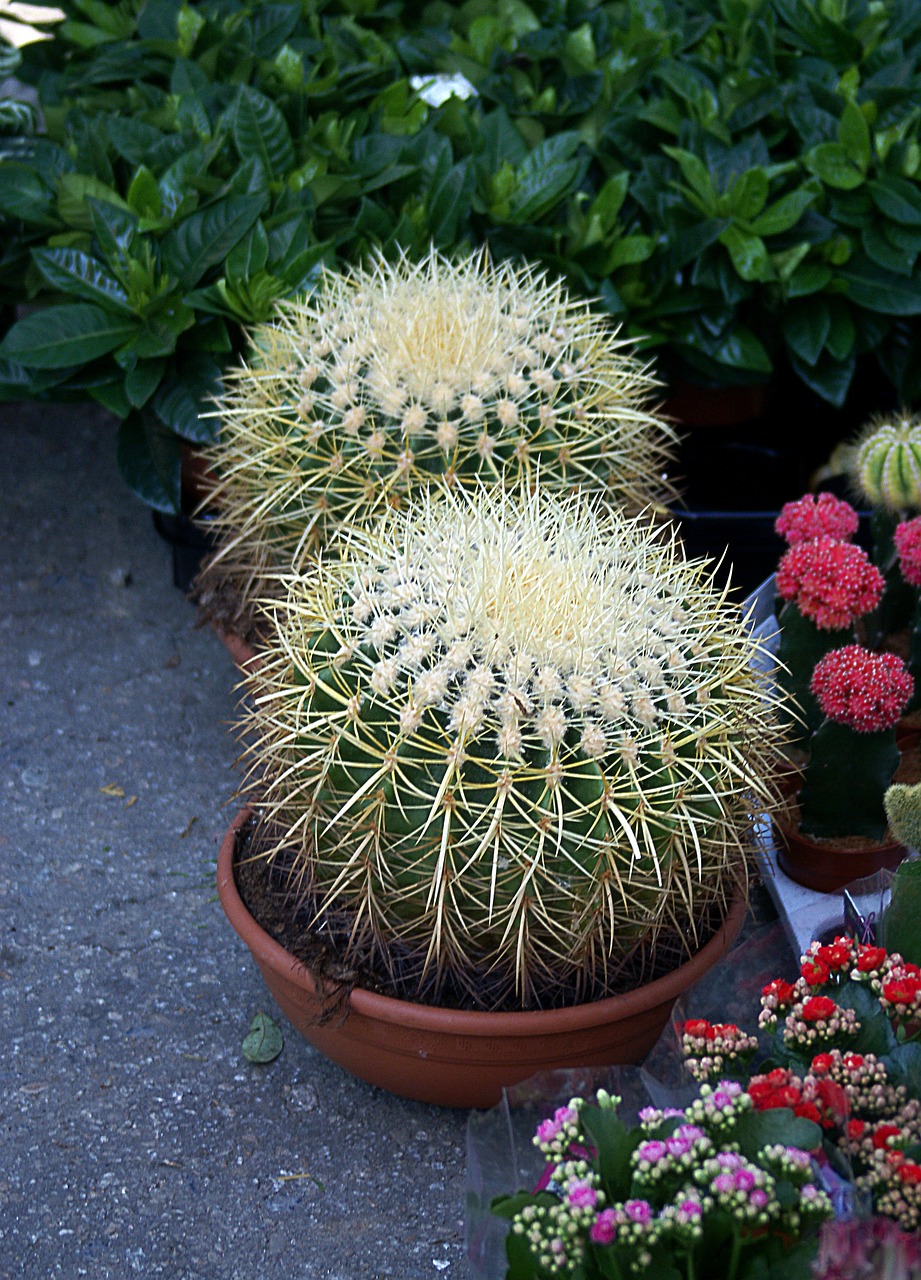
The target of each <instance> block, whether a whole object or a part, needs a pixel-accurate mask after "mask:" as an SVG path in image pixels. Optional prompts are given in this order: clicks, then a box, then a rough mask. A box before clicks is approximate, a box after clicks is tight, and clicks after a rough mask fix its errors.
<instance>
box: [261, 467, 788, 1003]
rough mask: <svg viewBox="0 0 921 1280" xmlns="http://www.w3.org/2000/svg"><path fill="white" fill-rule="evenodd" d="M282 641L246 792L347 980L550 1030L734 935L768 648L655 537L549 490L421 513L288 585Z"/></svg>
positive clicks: (765, 780) (767, 756) (264, 681)
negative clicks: (343, 964)
mask: <svg viewBox="0 0 921 1280" xmlns="http://www.w3.org/2000/svg"><path fill="white" fill-rule="evenodd" d="M275 623H276V628H277V629H276V631H275V636H274V639H273V641H272V642H271V644H270V645H269V646H268V647H267V649H266V650H265V654H264V661H263V663H262V665H261V666H260V668H259V670H258V671H257V672H256V673H255V674H254V675H253V677H252V682H251V692H252V695H253V696H252V697H251V698H250V699H248V701H247V704H246V710H245V714H244V717H243V720H242V721H241V729H242V731H243V733H244V734H245V735H246V736H247V738H248V740H249V742H250V747H249V754H250V758H251V761H252V774H251V781H250V785H249V791H250V794H251V795H252V796H253V798H254V800H255V802H256V804H257V805H258V807H259V809H260V811H261V812H262V814H263V815H264V830H265V833H266V837H267V838H268V839H269V840H270V841H271V846H270V848H271V850H272V851H276V850H277V852H278V854H279V856H285V857H287V858H289V859H293V875H294V876H295V881H296V882H297V883H299V884H300V886H301V888H302V890H303V891H304V893H305V894H306V895H307V896H308V900H309V901H310V902H311V903H312V905H313V911H314V919H315V922H316V923H317V924H318V925H322V926H323V936H329V935H330V931H331V929H332V927H333V925H334V924H335V923H336V921H337V920H339V921H340V922H341V921H343V920H344V921H346V922H347V929H346V934H345V936H344V938H343V940H342V944H341V946H342V951H343V953H344V954H345V956H346V958H347V959H348V960H349V961H351V962H353V963H358V962H362V963H364V962H367V963H369V964H370V963H372V962H375V963H377V967H378V969H381V968H382V969H383V970H384V971H385V972H389V973H393V971H394V970H395V969H396V968H398V959H399V957H400V956H401V955H403V956H405V957H408V958H409V960H412V962H413V963H414V964H415V966H416V967H415V971H413V970H412V969H409V970H408V971H407V972H408V973H409V974H410V980H408V981H407V986H408V988H409V989H410V990H413V991H420V990H421V992H422V994H423V997H424V998H425V999H426V1001H427V1002H429V1003H433V1002H438V1001H439V1000H451V999H458V998H460V999H462V1000H463V1001H465V1002H473V1003H475V1004H479V1005H481V1006H482V1005H484V1004H488V1005H498V1004H501V1003H512V1004H517V1005H518V1006H522V1005H524V1006H532V1007H533V1006H540V1005H548V1006H549V1005H553V1004H565V1003H569V1002H571V1001H573V1000H574V999H577V998H580V997H585V998H593V997H594V995H597V994H599V993H600V992H602V991H610V990H612V989H615V988H616V985H617V983H618V981H620V982H621V983H623V982H624V981H625V978H624V974H625V973H627V974H629V966H630V965H631V964H633V965H634V966H635V965H636V964H638V963H639V964H647V963H649V962H653V961H654V960H655V958H656V957H657V956H658V957H659V959H660V960H663V959H664V960H665V962H666V964H668V956H669V954H672V955H674V956H675V958H676V959H677V958H678V956H679V955H680V954H682V953H683V954H687V953H688V952H691V951H694V950H696V949H697V947H698V945H699V942H700V940H701V938H702V936H703V930H704V929H709V928H712V922H713V920H714V919H720V918H722V916H723V914H724V912H725V909H726V904H727V901H728V899H729V898H730V897H731V895H732V894H733V893H734V892H735V891H736V887H737V885H738V883H739V878H740V876H744V866H745V853H746V850H747V849H748V847H749V842H750V840H751V838H752V836H751V830H750V828H751V823H750V818H749V815H750V813H751V812H752V807H753V804H758V803H761V802H767V803H771V800H772V798H773V797H772V788H773V782H772V773H773V765H774V763H775V760H776V753H777V749H778V747H777V738H778V731H777V729H776V726H775V724H774V719H773V715H772V709H771V705H770V700H767V701H766V700H765V697H764V691H763V689H762V688H761V686H760V684H759V681H758V678H757V673H756V672H755V671H754V670H753V669H752V666H751V660H752V658H753V656H754V655H755V654H756V653H757V652H758V645H757V643H756V642H755V641H753V640H752V639H751V638H750V637H749V635H748V632H747V630H746V628H745V627H744V624H743V623H742V621H741V619H739V618H737V617H734V616H733V614H732V611H731V610H727V608H726V607H725V599H724V596H723V595H722V594H721V593H720V592H718V591H717V590H716V589H715V588H714V587H713V586H712V583H711V581H710V580H709V578H708V577H707V576H706V573H705V571H704V567H703V566H702V565H701V564H699V563H695V562H686V561H685V560H684V558H683V556H682V554H681V552H680V550H679V549H678V548H677V547H676V545H675V544H674V543H670V542H668V541H667V540H663V537H662V534H661V531H657V530H656V528H655V527H654V526H651V525H649V524H648V522H645V521H642V520H634V521H631V520H628V519H627V518H625V517H624V516H623V515H621V514H619V513H617V512H614V511H611V512H608V513H607V514H603V513H600V512H599V511H598V510H597V509H593V508H592V507H591V506H588V505H586V504H584V503H582V502H579V501H577V500H576V499H575V497H573V496H570V497H568V498H567V497H563V496H560V495H554V494H553V493H552V492H550V491H548V490H547V489H545V488H544V487H543V486H542V485H539V486H537V488H536V489H535V490H534V491H532V492H530V493H527V492H526V493H524V494H515V495H513V494H509V493H505V492H503V491H502V490H498V489H493V490H486V489H483V490H480V491H477V492H475V493H473V494H466V493H465V492H464V491H462V490H457V491H455V493H454V494H453V495H451V496H449V497H446V498H438V499H436V498H434V497H430V498H428V499H426V501H424V502H421V503H420V504H418V505H417V506H415V507H412V508H409V509H408V510H407V511H405V512H400V511H394V512H391V513H390V515H389V516H388V517H387V519H386V521H385V522H384V524H383V525H382V526H381V527H380V528H379V529H378V530H377V531H376V532H365V531H362V530H361V529H356V530H354V531H353V533H352V535H351V536H350V537H349V539H348V540H347V541H346V542H345V545H344V546H343V547H342V548H341V550H340V556H339V557H338V558H337V559H333V558H330V559H329V560H321V561H320V563H319V565H318V566H317V567H316V568H315V569H314V570H313V571H312V572H311V573H310V574H309V575H306V576H304V577H303V578H298V577H296V578H294V579H292V580H291V581H290V582H289V584H288V593H287V596H286V598H285V599H284V601H283V608H281V609H280V610H278V611H277V613H276V617H275ZM707 921H710V924H707V923H706V922H707ZM676 948H677V950H675V949H676ZM670 949H671V950H670ZM407 963H408V961H407ZM627 982H628V985H629V984H630V983H631V982H635V978H633V979H629V978H628V979H627Z"/></svg>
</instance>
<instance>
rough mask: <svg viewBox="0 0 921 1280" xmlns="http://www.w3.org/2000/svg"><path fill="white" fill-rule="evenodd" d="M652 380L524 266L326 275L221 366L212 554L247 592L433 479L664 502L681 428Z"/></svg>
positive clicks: (437, 263)
mask: <svg viewBox="0 0 921 1280" xmlns="http://www.w3.org/2000/svg"><path fill="white" fill-rule="evenodd" d="M655 387H656V384H655V382H654V380H653V379H652V377H651V376H650V374H649V372H648V371H647V370H646V368H645V367H644V366H643V365H642V364H641V363H640V362H638V361H637V360H636V359H635V358H634V357H633V356H632V355H631V354H630V353H629V350H628V344H626V343H625V342H623V341H621V340H619V339H618V338H617V336H616V328H615V327H614V326H613V325H612V324H611V323H610V321H609V320H607V319H606V318H604V317H603V316H601V315H599V314H598V313H597V312H594V311H593V310H592V309H591V307H590V306H589V304H588V303H587V302H585V301H580V300H576V299H573V298H571V297H569V296H568V295H567V293H566V291H565V289H564V287H563V285H562V284H561V283H559V282H558V281H553V280H550V279H548V278H547V277H546V276H545V275H543V274H540V273H538V272H536V271H534V270H533V269H531V268H527V267H520V266H519V267H516V266H513V265H510V264H508V263H504V264H501V265H498V266H493V265H492V264H491V263H490V261H489V259H488V257H487V256H486V254H485V253H483V252H480V253H476V254H474V255H473V256H471V257H468V258H466V259H465V260H463V261H461V262H458V263H452V262H450V261H448V260H447V259H445V258H443V257H441V256H440V255H439V254H437V253H436V252H434V251H433V252H432V253H431V254H430V255H429V256H428V257H427V258H426V259H425V260H424V261H422V262H420V263H411V262H410V261H408V260H407V259H405V258H401V259H400V260H399V261H397V262H395V263H389V262H386V261H385V260H383V259H379V260H377V261H375V262H373V263H372V265H370V266H369V267H363V268H355V269H352V270H349V271H347V272H345V273H344V274H336V273H333V272H327V273H326V274H325V275H324V277H323V279H322V281H321V285H320V287H319V289H318V291H317V292H316V293H315V294H314V295H312V296H309V297H307V298H304V299H302V300H300V301H289V302H285V303H282V304H281V305H280V309H279V312H278V315H277V318H276V319H275V320H274V321H273V322H272V323H270V324H265V325H262V326H260V327H259V328H257V329H256V330H255V332H254V334H253V340H252V352H251V355H250V358H249V360H248V363H246V364H244V365H242V366H241V367H239V368H237V369H236V370H234V371H232V372H231V373H230V375H229V377H228V380H227V389H226V393H225V395H224V398H223V401H222V403H221V405H220V416H221V434H220V443H219V444H218V445H217V446H216V447H215V449H214V451H213V453H212V455H211V465H212V468H213V470H214V471H215V472H216V474H217V476H218V478H219V479H218V486H217V489H216V491H215V493H214V495H213V497H214V501H215V503H216V506H217V511H218V518H217V525H216V527H217V530H218V532H219V535H220V538H221V542H222V546H221V550H220V551H219V553H218V563H219V564H222V565H223V566H224V567H225V570H226V571H227V572H228V573H229V574H230V575H231V577H234V576H236V577H237V578H238V579H240V583H241V585H240V590H242V591H246V590H247V589H248V588H247V585H246V580H247V576H249V577H254V576H256V577H258V573H259V572H261V570H262V569H265V568H272V567H275V568H281V569H286V568H289V567H291V566H292V564H293V563H294V562H295V561H296V559H297V557H298V556H299V555H300V554H301V553H303V552H307V553H312V552H315V551H316V550H317V549H319V548H320V547H322V546H324V545H325V544H326V543H327V542H328V541H329V539H330V537H331V536H332V535H333V534H334V533H335V532H336V530H337V529H338V528H339V526H340V525H341V524H343V523H346V524H348V523H351V522H354V521H355V520H361V519H367V518H368V517H371V516H374V515H375V514H378V513H379V512H380V511H381V510H383V509H385V508H386V507H388V506H399V505H400V504H401V503H402V502H403V501H404V500H406V499H407V498H408V497H410V496H411V495H412V494H413V493H414V492H417V491H418V490H419V489H420V488H423V487H427V486H428V485H429V484H431V483H433V482H443V483H444V484H445V485H447V486H449V487H450V486H455V485H456V486H461V487H464V486H470V485H472V484H476V483H478V482H479V481H486V482H488V483H499V484H503V485H507V486H508V485H515V484H517V483H519V482H520V481H521V480H523V479H524V480H526V481H528V482H529V483H533V482H534V480H535V478H536V476H537V473H538V470H539V472H540V480H541V483H542V484H544V485H548V486H550V487H553V488H557V489H569V488H573V487H580V486H587V487H589V488H591V489H592V490H593V491H596V492H598V493H599V494H601V495H603V496H604V497H605V499H607V500H609V501H610V502H611V503H614V504H617V505H621V506H624V507H630V508H633V509H635V510H639V509H642V508H644V507H646V506H648V505H650V504H655V503H659V502H661V501H662V500H664V499H665V498H667V497H669V496H670V494H671V490H670V488H669V485H668V483H667V481H666V480H665V478H664V473H665V470H666V468H667V465H668V463H669V460H670V458H671V455H672V450H673V446H674V444H675V435H674V432H673V430H672V429H671V427H670V426H668V424H667V423H665V422H664V421H663V420H662V419H660V418H658V417H656V416H655V415H654V414H652V413H650V412H648V411H647V408H646V405H647V403H648V401H649V399H650V397H651V396H653V395H654V393H655ZM254 571H255V573H254Z"/></svg>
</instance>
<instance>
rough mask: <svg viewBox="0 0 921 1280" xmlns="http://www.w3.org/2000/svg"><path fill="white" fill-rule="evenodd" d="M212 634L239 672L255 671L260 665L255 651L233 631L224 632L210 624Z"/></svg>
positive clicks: (259, 659)
mask: <svg viewBox="0 0 921 1280" xmlns="http://www.w3.org/2000/svg"><path fill="white" fill-rule="evenodd" d="M212 627H213V630H214V634H215V635H216V636H217V638H218V639H219V640H220V642H221V644H222V645H223V646H224V648H225V649H226V650H227V652H228V653H229V654H230V656H231V658H233V660H234V662H235V663H236V665H237V666H238V667H239V668H240V670H241V671H244V672H249V671H257V670H258V669H259V666H260V664H261V661H262V660H261V658H259V657H258V655H257V653H256V650H255V649H254V648H253V646H252V645H251V644H248V643H247V642H246V641H245V640H244V639H242V638H241V637H240V636H238V635H236V634H235V633H234V632H233V631H224V630H222V628H221V627H219V626H217V625H216V624H212Z"/></svg>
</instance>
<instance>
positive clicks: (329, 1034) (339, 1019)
mask: <svg viewBox="0 0 921 1280" xmlns="http://www.w3.org/2000/svg"><path fill="white" fill-rule="evenodd" d="M248 816H249V812H248V810H244V811H243V812H241V813H240V814H238V815H237V817H236V819H235V820H234V822H233V825H232V826H231V828H230V830H229V831H228V832H227V834H226V836H225V837H224V841H223V843H222V845H221V850H220V854H219V856H218V868H217V886H218V893H219V895H220V899H221V905H222V906H223V908H224V911H225V912H226V914H227V918H228V919H229V921H230V923H231V924H232V925H233V927H234V929H236V931H237V933H238V934H239V935H240V937H241V938H242V939H243V941H244V942H245V943H246V945H247V946H248V947H249V949H250V951H251V952H252V954H253V958H254V959H255V961H256V963H257V964H258V966H259V968H260V970H261V971H262V976H263V978H264V979H265V983H266V986H267V987H268V988H269V990H270V991H271V993H272V995H273V996H274V997H275V1000H276V1001H277V1003H278V1005H279V1007H280V1008H281V1010H282V1011H283V1013H284V1014H285V1015H286V1017H287V1018H288V1019H289V1021H290V1022H291V1023H292V1024H293V1025H294V1027H295V1028H296V1029H297V1030H298V1031H300V1032H301V1034H302V1035H303V1036H305V1037H306V1039H307V1040H309V1041H310V1043H311V1044H312V1045H314V1046H315V1048H317V1049H319V1050H320V1052H321V1053H323V1054H325V1055H326V1056H327V1057H328V1058H331V1059H332V1061H333V1062H336V1063H338V1064H339V1065H340V1066H341V1067H344V1068H345V1069H346V1070H347V1071H350V1072H351V1073H352V1074H353V1075H355V1076H358V1077H359V1079H361V1080H366V1081H367V1082H368V1083H369V1084H375V1085H379V1086H380V1087H381V1088H383V1089H388V1090H390V1092H392V1093H397V1094H400V1095H402V1096H403V1097H405V1098H413V1099H415V1100H416V1101H418V1102H435V1103H439V1104H441V1105H443V1106H454V1107H491V1106H495V1104H496V1103H497V1102H499V1100H500V1098H501V1096H502V1090H503V1089H504V1088H505V1087H506V1086H509V1085H513V1084H517V1083H519V1082H520V1081H522V1080H526V1079H528V1077H530V1076H532V1075H535V1074H536V1073H537V1072H539V1071H548V1070H553V1069H554V1068H558V1067H582V1066H605V1065H610V1064H613V1063H628V1062H640V1061H642V1059H643V1058H644V1057H645V1056H646V1054H647V1053H648V1052H649V1050H650V1049H651V1048H652V1046H653V1045H654V1044H655V1042H656V1040H657V1039H658V1038H659V1035H660V1034H661V1032H662V1029H663V1027H664V1026H665V1024H666V1022H667V1021H668V1018H669V1015H670V1014H671V1010H672V1005H673V1004H674V1002H675V1000H676V999H677V997H678V996H679V995H680V994H681V993H682V992H683V991H685V990H686V989H687V988H688V987H690V986H691V985H692V984H693V983H694V982H696V981H697V979H698V978H700V977H701V976H702V975H703V974H704V973H706V972H707V970H708V969H710V968H711V967H712V966H713V965H715V964H716V963H717V961H718V960H720V959H722V957H723V956H724V955H725V954H726V953H727V951H729V949H730V947H731V946H732V944H733V942H734V941H735V939H736V936H737V935H738V932H739V930H740V929H741V927H742V922H743V920H744V919H745V912H746V907H747V903H746V901H745V898H744V896H743V895H742V894H741V893H740V894H739V895H738V897H737V898H736V900H735V901H734V902H733V904H732V907H731V909H730V912H729V914H728V916H727V917H726V920H725V921H724V922H723V924H722V925H721V926H720V928H719V929H718V930H717V932H716V933H715V934H714V935H713V937H712V938H711V939H710V941H709V942H707V943H706V945H705V946H704V947H702V948H701V950H700V951H699V952H698V953H697V954H696V955H694V956H692V957H691V959H690V960H687V961H686V962H685V963H684V964H682V965H681V966H680V967H679V968H677V969H675V970H673V971H672V972H671V973H669V974H667V975H666V976H665V977H663V978H658V979H656V981H654V982H650V983H648V984H647V985H646V986H643V987H639V988H637V990H635V991H631V992H629V993H628V994H626V995H620V996H610V997H608V998H607V999H604V1000H597V1001H594V1002H592V1003H590V1004H584V1005H576V1006H573V1007H570V1008H565V1009H556V1010H541V1011H539V1012H536V1013H483V1012H468V1011H463V1010H456V1009H440V1008H437V1007H435V1006H432V1005H421V1004H413V1003H412V1002H410V1001H404V1000H396V999H393V998H392V997H390V996H383V995H377V994H375V993H374V992H371V991H365V990H362V989H360V988H355V989H353V990H352V992H351V993H350V994H349V997H348V1001H347V1004H346V1008H345V1012H344V1016H343V1015H335V1016H333V1017H332V1018H331V1019H330V1020H328V1021H326V1022H325V1023H321V1022H320V1018H321V1017H322V1016H323V1015H324V1013H326V1014H327V1015H328V1014H329V1011H330V997H329V996H328V995H327V996H326V999H325V1001H324V999H323V998H321V997H320V996H319V995H318V993H317V988H316V986H315V984H314V981H313V978H312V976H311V974H310V971H309V970H308V969H307V968H305V966H304V965H303V964H301V963H300V961H298V960H296V959H295V958H294V957H293V956H292V955H290V954H289V953H288V952H287V951H285V950H284V949H283V948H282V947H281V946H280V945H279V944H278V943H277V942H276V941H275V940H274V939H273V938H271V937H270V936H269V934H268V933H266V932H265V930H264V929H262V928H261V926H260V925H259V924H257V922H256V921H255V920H254V919H253V917H252V916H251V915H250V913H249V911H248V910H247V909H246V906H245V905H244V903H243V900H242V899H241V897H240V895H239V893H238V892H237V887H236V884H235V882H234V872H233V862H234V852H235V847H236V837H237V831H238V830H239V829H240V827H241V826H242V825H243V824H244V822H245V821H246V819H247V818H248ZM333 1007H335V1001H333Z"/></svg>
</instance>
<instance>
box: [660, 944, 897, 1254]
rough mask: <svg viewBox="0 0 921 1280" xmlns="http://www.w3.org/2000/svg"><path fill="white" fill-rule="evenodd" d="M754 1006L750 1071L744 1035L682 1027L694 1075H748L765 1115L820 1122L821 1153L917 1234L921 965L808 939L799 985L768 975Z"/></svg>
mask: <svg viewBox="0 0 921 1280" xmlns="http://www.w3.org/2000/svg"><path fill="white" fill-rule="evenodd" d="M761 1005H762V1009H761V1014H760V1017H759V1027H760V1028H761V1031H762V1033H765V1034H767V1035H768V1036H769V1037H770V1040H769V1043H768V1044H767V1046H766V1049H767V1058H766V1060H764V1061H762V1063H761V1065H760V1069H759V1071H758V1073H757V1074H754V1075H752V1074H751V1068H750V1067H749V1066H748V1063H749V1062H750V1061H751V1059H752V1056H753V1050H752V1048H751V1044H750V1040H751V1037H748V1036H746V1035H745V1033H744V1032H742V1031H740V1030H739V1028H737V1027H735V1026H733V1027H718V1026H714V1025H713V1024H710V1023H708V1022H706V1021H705V1020H703V1019H697V1020H695V1021H694V1022H693V1023H688V1024H685V1028H684V1035H683V1037H682V1047H683V1051H684V1053H685V1055H686V1060H687V1065H688V1067H689V1069H690V1071H691V1074H692V1075H693V1076H694V1078H695V1079H697V1080H703V1081H706V1080H708V1079H710V1080H712V1079H713V1078H715V1076H716V1075H719V1076H722V1077H729V1078H732V1079H736V1080H741V1081H747V1091H748V1094H749V1096H750V1097H751V1098H752V1099H753V1101H754V1105H755V1107H756V1109H757V1110H758V1111H759V1112H761V1113H762V1114H766V1113H768V1112H770V1111H772V1110H775V1109H778V1108H779V1109H787V1108H792V1110H793V1111H794V1113H795V1114H796V1115H798V1116H801V1117H803V1118H807V1119H811V1120H813V1121H815V1122H816V1123H817V1124H819V1125H820V1126H821V1128H822V1132H823V1134H824V1146H825V1150H826V1152H827V1154H828V1155H829V1156H830V1157H831V1158H832V1161H833V1163H835V1164H836V1166H837V1167H838V1168H840V1169H842V1170H844V1171H845V1172H847V1173H849V1175H850V1176H851V1177H852V1178H853V1181H854V1183H855V1186H856V1187H857V1189H858V1190H859V1191H863V1192H865V1193H866V1194H867V1196H868V1198H869V1199H870V1200H871V1201H872V1205H873V1209H874V1211H875V1212H876V1213H878V1214H882V1215H884V1216H885V1217H888V1218H892V1219H894V1220H895V1221H896V1222H897V1223H898V1224H899V1225H900V1226H901V1227H902V1228H904V1229H905V1230H907V1231H911V1232H916V1231H918V1230H919V1228H921V1055H919V1051H918V1044H919V1040H921V968H919V967H918V966H917V965H915V964H911V963H908V962H907V961H905V960H903V959H902V957H901V956H900V955H899V954H897V953H895V952H887V951H886V949H885V948H884V947H881V946H876V945H874V944H871V943H858V942H856V941H855V940H854V939H852V938H848V937H837V938H835V939H834V941H833V942H832V943H828V944H822V943H819V942H815V943H813V944H812V945H811V946H810V947H809V949H808V951H807V952H806V953H805V955H804V956H803V957H802V963H801V967H800V976H799V977H798V978H797V980H796V981H795V982H792V983H791V982H787V981H785V980H784V979H780V978H777V979H774V980H773V981H771V982H769V983H768V984H767V985H766V986H765V987H764V989H763V991H762V996H761ZM740 1043H742V1045H743V1047H742V1048H741V1050H739V1049H738V1046H739V1044H740ZM702 1044H703V1045H705V1046H706V1052H705V1053H701V1045H702ZM708 1058H709V1059H710V1061H708V1060H707V1059H708ZM717 1061H718V1064H719V1065H716V1063H717Z"/></svg>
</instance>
